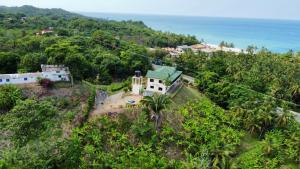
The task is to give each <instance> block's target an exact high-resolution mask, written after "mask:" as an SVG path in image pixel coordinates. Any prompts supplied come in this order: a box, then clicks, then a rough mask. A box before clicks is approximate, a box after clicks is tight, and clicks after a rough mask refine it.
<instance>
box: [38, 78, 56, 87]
mask: <svg viewBox="0 0 300 169" xmlns="http://www.w3.org/2000/svg"><path fill="white" fill-rule="evenodd" d="M38 83H39V84H40V85H41V86H42V87H43V88H46V89H48V88H52V87H53V86H54V82H53V81H51V80H50V79H47V78H41V79H38Z"/></svg>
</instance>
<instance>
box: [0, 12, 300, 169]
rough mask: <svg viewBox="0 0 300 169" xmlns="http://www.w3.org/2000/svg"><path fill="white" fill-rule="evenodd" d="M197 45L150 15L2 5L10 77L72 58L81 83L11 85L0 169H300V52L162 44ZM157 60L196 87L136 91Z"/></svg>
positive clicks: (5, 69)
mask: <svg viewBox="0 0 300 169" xmlns="http://www.w3.org/2000/svg"><path fill="white" fill-rule="evenodd" d="M195 43H198V40H197V39H196V38H195V37H193V36H184V35H177V34H174V33H168V32H160V31H155V30H153V29H151V28H149V27H147V26H145V24H144V23H143V22H133V21H124V22H117V21H109V20H102V19H94V18H87V17H82V16H79V15H77V14H73V13H69V12H67V11H63V10H61V9H39V8H34V7H30V6H23V7H12V8H7V7H1V10H0V74H8V73H17V72H19V73H22V72H38V71H41V70H40V65H41V64H58V65H61V64H63V65H66V66H68V67H69V68H70V71H71V74H72V76H73V78H74V83H75V85H74V86H73V85H70V84H69V83H53V85H54V86H51V85H46V86H43V85H39V84H32V85H28V86H27V85H18V86H16V85H1V86H0V143H1V144H0V145H1V146H0V168H1V169H2V168H3V169H10V168H13V169H19V168H24V169H32V168H47V169H57V168H59V169H65V168H66V169H69V168H70V169H73V168H81V169H90V168H107V169H111V168H146V169H148V168H149V169H152V168H176V169H177V168H178V169H181V168H197V169H198V168H199V169H206V168H207V169H229V168H233V169H252V168H257V169H265V168H268V169H269V168H270V169H282V168H295V169H296V168H299V165H300V159H299V157H300V124H299V123H298V122H297V121H296V120H295V118H294V117H293V115H292V114H291V113H290V110H292V109H294V110H297V108H299V104H300V87H299V84H300V76H299V70H300V54H296V53H293V52H289V53H285V54H274V53H272V52H270V51H268V50H267V49H262V50H261V51H258V52H251V51H249V52H248V53H239V54H236V53H231V52H222V51H219V52H213V53H205V52H198V53H195V52H193V51H192V50H187V51H185V52H184V53H183V54H181V55H180V56H178V57H171V56H170V55H169V54H168V53H167V52H166V51H164V50H162V49H161V48H163V47H176V46H177V45H184V44H186V45H192V44H195ZM153 61H158V62H159V63H162V64H166V65H169V66H174V67H176V68H177V69H178V70H181V71H183V73H184V74H187V75H190V76H193V79H194V78H195V84H191V83H189V84H188V82H184V81H183V82H182V83H181V84H180V85H179V86H181V88H180V89H179V90H177V92H174V93H173V94H171V95H158V94H154V95H153V96H151V97H150V96H148V97H143V98H142V96H138V97H139V99H142V100H141V101H140V102H138V101H135V100H133V98H130V97H128V96H130V90H131V82H132V79H131V77H132V76H133V75H134V73H135V71H136V70H141V72H142V74H143V75H144V74H146V72H147V71H148V70H150V69H152V63H153ZM174 70H176V69H174ZM169 76H170V74H169ZM3 80H4V79H3ZM1 81H2V79H1ZM149 81H151V80H149ZM164 81H165V82H164ZM166 81H167V80H161V82H159V83H169V82H166ZM50 82H51V81H50ZM50 82H49V84H52V83H50ZM170 83H172V82H170ZM42 86H43V87H42ZM116 96H117V97H116ZM106 98H107V99H108V101H106V100H105V99H106ZM127 98H128V99H127ZM107 103H109V104H107ZM117 103H118V104H117ZM115 105H117V107H113V106H115ZM93 110H101V111H100V112H99V113H98V114H97V115H99V116H93V118H91V112H92V111H93Z"/></svg>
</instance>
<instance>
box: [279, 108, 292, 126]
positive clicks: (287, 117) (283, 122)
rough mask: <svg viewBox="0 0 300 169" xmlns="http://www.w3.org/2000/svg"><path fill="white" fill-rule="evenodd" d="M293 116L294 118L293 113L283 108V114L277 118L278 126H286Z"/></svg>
mask: <svg viewBox="0 0 300 169" xmlns="http://www.w3.org/2000/svg"><path fill="white" fill-rule="evenodd" d="M291 118H293V116H292V115H291V113H289V112H288V111H286V110H283V112H282V114H280V115H278V117H277V118H276V121H277V126H278V127H286V126H287V125H288V123H289V121H290V119H291Z"/></svg>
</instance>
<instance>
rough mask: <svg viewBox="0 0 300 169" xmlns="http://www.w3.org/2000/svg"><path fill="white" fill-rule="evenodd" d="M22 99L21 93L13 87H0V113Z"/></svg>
mask: <svg viewBox="0 0 300 169" xmlns="http://www.w3.org/2000/svg"><path fill="white" fill-rule="evenodd" d="M21 99H22V91H21V90H20V89H19V88H17V87H16V86H13V85H4V86H0V111H8V110H10V109H11V108H13V107H14V106H15V105H16V102H17V101H18V100H21Z"/></svg>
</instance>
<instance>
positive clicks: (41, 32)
mask: <svg viewBox="0 0 300 169" xmlns="http://www.w3.org/2000/svg"><path fill="white" fill-rule="evenodd" d="M53 32H54V31H53V27H49V28H47V29H43V30H41V31H40V32H37V33H36V35H44V34H50V33H53Z"/></svg>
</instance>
